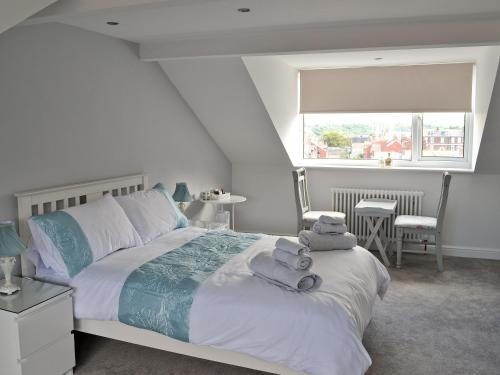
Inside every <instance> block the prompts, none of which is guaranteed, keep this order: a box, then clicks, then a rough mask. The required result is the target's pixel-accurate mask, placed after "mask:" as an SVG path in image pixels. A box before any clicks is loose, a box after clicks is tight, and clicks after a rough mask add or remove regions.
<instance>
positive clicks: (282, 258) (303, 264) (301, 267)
mask: <svg viewBox="0 0 500 375" xmlns="http://www.w3.org/2000/svg"><path fill="white" fill-rule="evenodd" d="M273 258H274V259H276V260H277V261H278V262H281V263H283V264H284V265H285V266H287V267H289V268H292V269H294V270H298V271H307V270H308V269H310V268H311V267H312V263H313V260H312V258H311V257H310V256H309V255H306V254H302V255H293V254H290V253H289V252H287V251H285V250H281V249H278V248H276V249H274V251H273Z"/></svg>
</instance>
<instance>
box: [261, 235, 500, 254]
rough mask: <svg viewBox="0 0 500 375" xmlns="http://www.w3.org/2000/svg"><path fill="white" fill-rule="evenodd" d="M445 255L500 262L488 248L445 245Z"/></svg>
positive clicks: (418, 249)
mask: <svg viewBox="0 0 500 375" xmlns="http://www.w3.org/2000/svg"><path fill="white" fill-rule="evenodd" d="M269 234H272V235H273V236H287V237H296V235H294V234H283V233H269ZM392 246H393V247H392V249H393V250H394V252H395V251H396V247H395V246H396V245H395V244H394V243H393V244H392ZM404 246H405V248H404V249H403V252H404V253H413V254H434V246H433V245H428V246H427V251H425V252H424V251H423V246H424V245H422V244H408V243H405V244H404ZM374 250H375V249H374ZM443 255H446V256H451V257H460V258H476V259H492V260H500V249H492V248H487V247H472V246H452V245H443Z"/></svg>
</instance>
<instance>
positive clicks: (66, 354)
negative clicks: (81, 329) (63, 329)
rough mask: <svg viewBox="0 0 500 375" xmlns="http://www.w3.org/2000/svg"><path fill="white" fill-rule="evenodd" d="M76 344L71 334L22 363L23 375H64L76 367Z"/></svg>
mask: <svg viewBox="0 0 500 375" xmlns="http://www.w3.org/2000/svg"><path fill="white" fill-rule="evenodd" d="M74 346H75V343H74V339H73V335H72V334H70V335H68V336H66V337H64V338H62V339H60V340H58V341H56V342H54V343H52V344H51V345H49V346H47V347H45V348H43V349H41V350H39V351H37V352H35V353H33V354H32V355H30V356H29V357H27V358H24V359H22V360H21V361H20V364H21V369H22V374H23V375H62V374H64V373H65V372H66V371H68V370H70V369H71V368H73V367H74V366H75V348H74Z"/></svg>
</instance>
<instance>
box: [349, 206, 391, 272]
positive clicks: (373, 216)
mask: <svg viewBox="0 0 500 375" xmlns="http://www.w3.org/2000/svg"><path fill="white" fill-rule="evenodd" d="M397 204H398V202H397V201H395V200H392V199H375V198H373V199H362V200H361V201H359V203H358V204H357V205H356V207H355V208H354V211H355V212H356V215H358V216H361V217H364V218H365V220H366V224H367V225H368V229H369V230H370V235H369V236H368V239H367V240H366V243H365V248H366V249H369V248H370V245H371V244H372V242H373V241H375V244H376V245H377V249H378V251H379V252H380V256H381V257H382V259H383V261H384V263H385V265H386V266H387V267H389V266H390V265H391V263H390V262H389V258H387V254H386V253H385V250H386V249H387V247H388V246H389V242H390V241H389V240H388V239H387V238H386V235H385V228H384V227H383V225H382V224H383V223H384V220H385V219H387V218H389V217H391V215H393V214H394V213H395V212H396V206H397ZM379 232H380V235H381V236H382V238H383V240H385V244H383V243H382V241H383V240H382V239H381V238H380V236H379Z"/></svg>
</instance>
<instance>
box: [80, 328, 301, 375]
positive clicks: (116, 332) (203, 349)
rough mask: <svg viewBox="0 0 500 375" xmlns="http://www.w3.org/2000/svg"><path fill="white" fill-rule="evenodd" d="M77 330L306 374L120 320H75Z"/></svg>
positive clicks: (222, 360)
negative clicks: (171, 336)
mask: <svg viewBox="0 0 500 375" xmlns="http://www.w3.org/2000/svg"><path fill="white" fill-rule="evenodd" d="M75 331H78V332H83V333H89V334H92V335H96V336H101V337H107V338H110V339H114V340H118V341H124V342H129V343H132V344H137V345H142V346H147V347H149V348H154V349H160V350H164V351H167V352H172V353H178V354H182V355H187V356H190V357H196V358H202V359H206V360H209V361H214V362H220V363H225V364H229V365H234V366H240V367H245V368H250V369H254V370H259V371H266V372H270V373H273V374H282V375H306V374H304V373H302V372H297V371H293V370H290V369H289V368H287V367H285V366H282V365H279V364H276V363H271V362H266V361H263V360H260V359H257V358H254V357H252V356H250V355H247V354H242V353H237V352H232V351H229V350H223V349H216V348H212V347H209V346H201V345H194V344H189V343H185V342H182V341H178V340H174V339H172V338H170V337H168V336H164V335H161V334H159V333H156V332H152V331H147V330H145V329H140V328H135V327H132V326H129V325H126V324H123V323H121V322H117V321H101V320H75Z"/></svg>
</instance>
